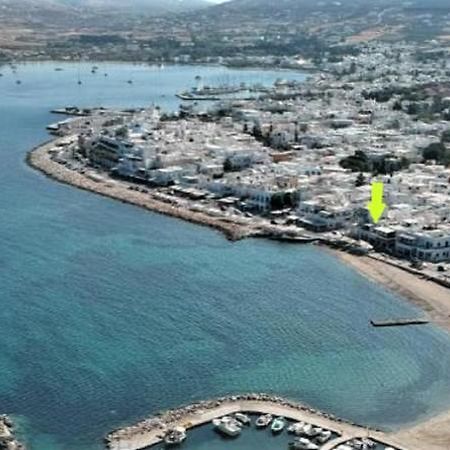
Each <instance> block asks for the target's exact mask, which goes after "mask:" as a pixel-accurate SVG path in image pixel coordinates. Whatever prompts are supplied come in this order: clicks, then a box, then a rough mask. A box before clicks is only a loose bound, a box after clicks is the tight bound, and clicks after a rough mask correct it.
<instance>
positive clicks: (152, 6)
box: [53, 0, 210, 14]
mask: <svg viewBox="0 0 450 450" xmlns="http://www.w3.org/2000/svg"><path fill="white" fill-rule="evenodd" d="M53 2H55V3H59V4H63V5H67V6H71V7H76V8H100V9H110V10H111V9H112V10H114V9H117V10H125V11H130V12H137V11H141V12H144V11H145V12H146V13H151V12H154V13H158V14H160V13H161V12H183V11H189V10H193V9H197V8H204V7H207V6H209V5H210V4H209V3H208V2H207V1H206V0H53Z"/></svg>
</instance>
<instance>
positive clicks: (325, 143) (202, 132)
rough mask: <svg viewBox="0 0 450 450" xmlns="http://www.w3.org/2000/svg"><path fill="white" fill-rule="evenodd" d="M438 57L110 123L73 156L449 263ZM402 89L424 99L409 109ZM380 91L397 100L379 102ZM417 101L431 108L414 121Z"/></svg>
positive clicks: (230, 207) (337, 68)
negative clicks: (378, 198) (431, 154)
mask: <svg viewBox="0 0 450 450" xmlns="http://www.w3.org/2000/svg"><path fill="white" fill-rule="evenodd" d="M433 55H434V53H433V52H430V54H429V55H427V58H425V59H424V60H423V61H419V60H418V59H417V55H416V52H415V50H413V49H412V48H410V47H408V46H406V45H398V46H395V45H389V46H388V45H384V44H371V45H366V48H365V51H364V52H363V53H362V56H358V57H347V58H344V60H343V61H341V62H339V63H329V64H327V67H326V71H324V72H321V73H319V74H316V75H314V76H312V77H310V78H309V79H308V80H307V81H306V82H304V83H296V82H288V81H286V82H284V81H279V82H277V83H276V84H275V85H274V87H273V88H272V89H270V90H269V91H268V92H266V93H265V94H264V95H261V96H260V97H259V98H257V99H253V100H233V99H228V100H223V101H221V102H218V103H215V104H213V105H212V106H211V107H210V109H209V111H208V113H207V114H204V113H203V114H197V113H195V111H194V109H189V108H187V109H186V108H184V109H183V114H179V115H177V116H176V117H169V118H168V117H166V116H162V115H161V113H160V111H159V110H158V109H151V110H142V111H137V112H135V113H134V114H130V115H128V116H121V117H120V119H118V120H115V121H111V120H108V121H107V122H108V123H107V124H106V125H105V123H106V122H105V123H104V124H103V125H102V126H96V127H90V128H88V129H87V130H85V131H84V132H83V133H80V135H79V139H78V142H77V143H76V148H75V149H73V148H72V149H71V150H70V152H69V153H70V154H72V155H73V151H74V150H75V155H76V158H77V160H78V162H79V163H80V162H83V163H85V164H89V165H91V166H94V167H95V168H97V169H100V170H106V171H108V172H110V173H111V174H112V175H114V176H116V177H121V178H124V179H127V180H131V181H135V182H139V183H145V184H147V185H149V186H152V187H154V188H155V189H165V190H166V192H170V194H171V195H174V196H184V197H187V198H189V199H191V200H192V202H194V203H195V202H200V203H205V204H210V205H215V206H217V205H219V209H221V210H222V211H225V210H227V211H231V212H232V214H236V215H245V216H246V217H254V218H255V220H265V221H267V222H268V223H272V224H279V225H286V226H294V227H298V228H299V229H303V230H304V229H307V230H309V231H310V232H311V233H323V232H328V233H330V232H334V233H335V234H336V232H339V234H345V235H347V236H351V237H353V238H356V239H362V240H365V241H367V242H369V243H371V244H372V245H373V246H374V247H375V248H378V249H381V250H383V251H385V252H388V253H395V254H397V255H399V256H401V257H404V258H407V259H411V260H423V261H430V262H436V263H438V262H443V261H450V202H449V201H448V200H449V194H450V169H449V168H448V164H446V163H445V162H442V161H437V160H430V159H426V158H424V150H425V149H427V148H430V146H433V145H439V148H440V149H442V151H443V152H444V153H445V152H446V149H447V145H448V144H447V143H446V142H445V141H444V140H443V136H444V135H445V133H446V131H447V130H448V129H449V125H448V122H447V120H446V119H445V118H444V117H445V114H446V112H447V111H446V105H445V104H442V102H440V103H441V104H442V105H441V107H440V109H439V110H437V111H433V113H432V115H430V114H427V115H423V116H422V115H421V111H422V112H423V111H425V112H427V111H428V109H427V108H425V106H426V105H428V106H430V105H434V104H435V103H436V98H437V97H439V98H445V97H444V94H445V92H443V91H445V89H447V85H448V86H450V72H448V71H447V69H446V65H445V64H444V63H442V61H440V60H439V59H433V58H434V56H433ZM430 58H431V60H430ZM404 88H408V89H409V90H413V91H414V92H416V91H417V92H418V93H419V94H420V95H419V94H418V99H414V100H411V99H408V98H404V95H403V92H404V91H403V90H404ZM448 89H449V93H448V96H450V87H449V88H448ZM374 92H375V94H376V95H378V94H377V92H382V93H383V92H389V96H388V97H387V98H384V99H382V101H380V99H378V98H377V97H376V95H375V94H373V93H374ZM412 101H415V102H417V103H420V104H422V103H423V104H424V105H425V106H424V107H423V108H422V109H420V108H419V110H417V109H415V110H414V113H413V112H412V111H411V110H410V109H409V105H410V104H411V102H412ZM448 106H449V107H450V103H449V105H448ZM186 111H191V112H188V113H186ZM449 148H450V147H449ZM65 152H66V153H67V150H65ZM66 156H67V155H66ZM63 158H64V155H63ZM375 180H376V181H382V182H384V186H385V203H386V204H387V205H388V208H387V210H386V212H385V214H384V216H383V217H382V219H381V221H380V222H379V223H376V224H375V223H373V222H372V220H371V218H370V215H369V214H368V211H367V203H368V202H369V200H370V195H371V182H372V181H375Z"/></svg>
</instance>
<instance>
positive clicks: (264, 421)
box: [255, 414, 273, 428]
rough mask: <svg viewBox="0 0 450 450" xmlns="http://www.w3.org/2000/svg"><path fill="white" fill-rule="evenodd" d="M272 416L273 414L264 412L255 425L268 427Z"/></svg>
mask: <svg viewBox="0 0 450 450" xmlns="http://www.w3.org/2000/svg"><path fill="white" fill-rule="evenodd" d="M272 418H273V417H272V415H271V414H263V415H262V416H259V417H258V418H257V419H256V422H255V425H256V427H257V428H264V427H267V426H268V425H269V424H270V422H272Z"/></svg>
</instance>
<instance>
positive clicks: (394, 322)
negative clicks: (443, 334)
mask: <svg viewBox="0 0 450 450" xmlns="http://www.w3.org/2000/svg"><path fill="white" fill-rule="evenodd" d="M370 323H371V325H372V326H373V327H377V328H380V327H406V326H411V325H427V324H429V323H430V320H428V319H417V318H416V319H387V320H371V321H370Z"/></svg>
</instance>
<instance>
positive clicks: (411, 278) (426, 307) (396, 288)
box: [26, 137, 450, 332]
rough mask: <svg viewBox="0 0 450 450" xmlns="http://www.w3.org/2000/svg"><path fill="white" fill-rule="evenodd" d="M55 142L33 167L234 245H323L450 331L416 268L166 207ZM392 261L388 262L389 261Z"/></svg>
mask: <svg viewBox="0 0 450 450" xmlns="http://www.w3.org/2000/svg"><path fill="white" fill-rule="evenodd" d="M64 140H67V137H65V138H63V139H52V140H49V141H47V142H45V143H43V144H41V145H38V146H37V147H35V148H33V149H32V150H31V151H29V152H28V153H27V156H26V162H27V164H28V165H29V166H30V167H32V168H33V169H35V170H37V171H39V172H41V173H43V174H44V175H45V176H47V177H49V178H51V179H53V180H56V181H59V182H61V183H64V184H67V185H70V186H74V187H77V188H79V189H83V190H86V191H89V192H93V193H96V194H99V195H102V196H104V197H108V198H111V199H115V200H119V201H121V202H123V203H127V204H130V205H134V206H138V207H142V208H145V209H147V210H149V211H152V212H155V213H159V214H164V215H167V216H171V217H174V218H177V219H182V220H184V221H188V222H190V223H195V224H198V225H203V226H208V227H210V228H213V229H215V230H218V231H220V232H221V233H223V234H224V235H225V237H226V238H227V239H229V240H231V241H237V240H241V239H245V238H250V237H253V238H268V239H276V240H280V241H283V242H284V241H288V242H297V243H311V242H316V241H317V242H319V243H320V247H321V248H323V249H324V250H325V251H327V252H328V253H330V254H331V255H333V256H334V257H336V258H338V259H339V260H340V261H342V262H343V263H345V264H347V265H349V266H350V267H352V268H353V269H355V270H356V271H358V272H359V273H360V274H362V275H364V276H365V277H367V278H369V279H370V280H372V281H373V282H375V283H379V284H381V285H383V286H384V287H385V288H387V289H388V290H390V291H392V292H394V293H396V294H398V295H401V296H402V297H404V298H405V299H407V300H409V301H410V302H411V303H412V304H414V305H415V306H417V307H419V308H420V309H422V310H423V312H424V313H425V314H426V316H427V318H429V319H430V321H431V322H433V323H435V324H436V325H439V326H441V327H442V328H444V329H445V330H447V331H449V332H450V289H449V288H448V287H445V286H444V285H440V284H439V283H438V282H437V281H436V279H433V277H429V276H428V277H427V276H425V275H424V274H423V273H421V272H420V271H418V270H413V269H410V268H408V267H406V266H403V267H402V265H399V264H396V263H394V262H393V261H392V262H391V261H387V260H384V261H383V258H382V257H381V256H380V255H366V256H359V255H354V254H351V253H348V252H346V251H344V250H342V249H339V248H336V246H335V245H331V243H330V242H327V240H326V239H320V238H317V239H315V238H312V237H310V238H309V239H308V238H306V237H304V238H298V239H293V238H292V239H286V238H285V237H283V236H282V235H277V234H276V233H273V232H270V231H268V230H267V229H263V228H261V227H260V226H259V225H258V224H251V223H246V224H242V223H238V222H236V221H235V220H233V219H228V218H226V217H222V216H217V217H216V216H211V215H209V214H206V213H204V212H200V211H192V210H190V209H187V208H183V207H181V206H177V205H173V204H170V203H166V202H163V201H161V200H160V199H159V198H157V195H158V193H157V192H156V193H152V192H151V191H149V192H146V193H142V192H139V191H136V190H130V189H129V188H128V186H129V185H128V184H127V183H125V182H122V181H116V180H114V179H111V178H107V179H106V178H105V179H103V180H99V179H95V178H89V176H87V175H86V174H80V173H78V172H76V171H72V170H70V169H68V168H67V167H65V166H64V165H62V164H59V163H57V162H55V161H54V160H52V158H51V151H52V150H54V148H55V146H56V145H57V143H58V142H59V141H64ZM385 259H386V258H385Z"/></svg>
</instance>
